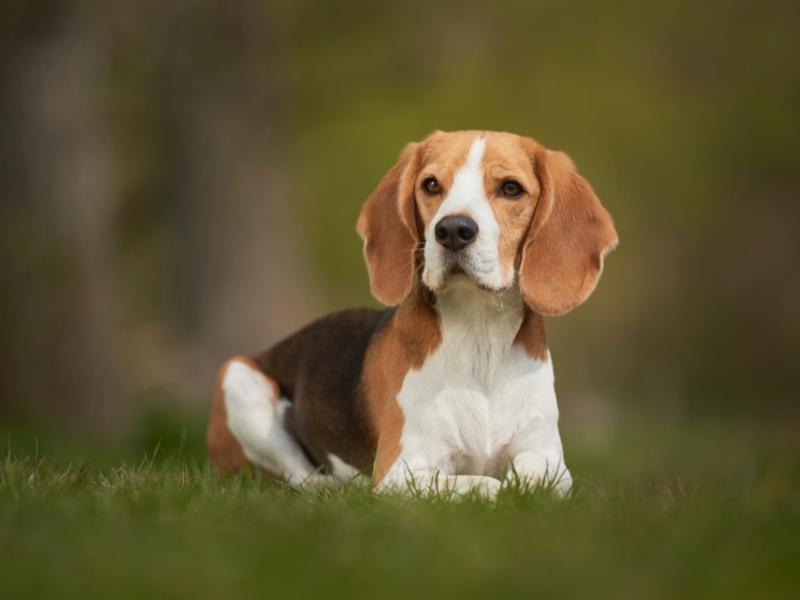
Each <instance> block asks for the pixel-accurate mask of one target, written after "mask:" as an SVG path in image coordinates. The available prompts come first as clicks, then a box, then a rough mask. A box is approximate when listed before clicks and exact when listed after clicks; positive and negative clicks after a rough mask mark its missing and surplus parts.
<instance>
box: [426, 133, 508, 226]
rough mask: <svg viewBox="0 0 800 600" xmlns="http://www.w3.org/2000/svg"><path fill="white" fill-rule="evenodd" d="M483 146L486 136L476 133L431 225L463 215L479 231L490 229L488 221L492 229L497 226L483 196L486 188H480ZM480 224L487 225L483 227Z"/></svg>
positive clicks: (484, 147) (484, 146)
mask: <svg viewBox="0 0 800 600" xmlns="http://www.w3.org/2000/svg"><path fill="white" fill-rule="evenodd" d="M485 149H486V140H485V139H484V138H482V137H479V138H477V139H476V140H475V141H474V142H472V146H470V148H469V154H468V155H467V160H466V162H465V163H464V166H463V167H461V168H460V169H459V170H458V171H456V175H455V177H454V178H453V186H452V187H451V188H450V191H449V192H448V193H447V197H446V198H445V199H444V202H442V205H441V206H440V207H439V211H438V212H437V213H436V216H435V217H434V219H433V220H432V222H431V226H432V227H435V225H436V223H438V222H439V220H440V219H443V218H444V217H447V216H450V215H464V216H466V217H471V218H472V219H474V220H475V222H476V223H478V228H479V230H480V232H484V231H485V232H486V233H487V234H488V233H490V230H491V226H492V224H494V228H495V229H496V228H497V223H496V222H495V219H494V213H492V208H491V206H489V202H488V201H487V200H486V192H485V191H484V189H483V151H484V150H485ZM484 227H488V228H489V229H486V230H484ZM479 235H480V233H479Z"/></svg>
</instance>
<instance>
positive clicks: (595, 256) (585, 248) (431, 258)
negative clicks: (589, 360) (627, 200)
mask: <svg viewBox="0 0 800 600" xmlns="http://www.w3.org/2000/svg"><path fill="white" fill-rule="evenodd" d="M358 231H359V233H360V234H361V236H362V237H363V238H364V242H365V246H364V252H365V256H366V259H367V266H368V268H369V273H370V282H371V286H372V290H373V293H374V294H375V296H376V297H377V298H378V299H379V300H381V301H383V302H385V303H386V304H398V303H400V302H401V301H402V300H403V298H405V296H407V295H408V293H409V292H410V290H411V289H412V287H413V284H414V279H415V273H416V272H417V270H418V269H419V268H420V267H421V278H422V282H423V283H424V284H425V285H426V286H427V287H429V288H430V289H431V290H432V291H434V292H439V291H442V290H444V289H445V288H447V287H448V286H449V285H453V284H455V283H456V282H459V283H463V282H464V281H465V280H466V281H469V282H471V284H473V285H476V286H478V287H480V288H483V289H486V290H491V291H497V292H501V291H503V290H506V289H508V288H510V287H512V286H514V285H517V284H518V285H519V286H520V289H521V291H522V294H523V297H524V299H525V301H526V303H527V304H528V305H529V306H530V307H531V308H533V309H534V310H536V311H538V312H541V313H543V314H561V313H564V312H566V311H568V310H570V309H571V308H573V307H575V306H577V305H578V304H580V303H581V302H583V301H584V300H585V299H586V298H587V297H588V296H589V294H590V293H591V292H592V290H593V289H594V286H595V285H596V283H597V280H598V278H599V276H600V272H601V270H602V265H603V257H604V256H605V254H606V253H607V252H608V251H609V250H610V249H612V248H613V247H614V246H615V245H616V243H617V235H616V232H615V230H614V226H613V223H612V221H611V218H610V216H609V215H608V213H607V212H606V211H605V209H604V208H603V207H602V206H601V205H600V202H599V201H598V199H597V197H596V196H595V195H594V193H593V192H592V189H591V187H590V186H589V184H588V183H587V182H586V181H585V180H584V179H583V178H582V177H580V176H579V175H578V174H577V172H576V171H575V169H574V167H573V165H572V162H571V161H570V160H569V158H568V157H567V156H566V155H564V154H562V153H558V152H551V151H549V150H546V149H545V148H543V147H542V146H540V145H538V144H537V143H536V142H534V141H533V140H531V139H529V138H523V137H520V136H516V135H513V134H509V133H496V132H477V131H463V132H454V133H445V132H436V133H434V134H432V135H430V136H429V137H428V138H426V139H425V140H423V141H422V142H419V143H415V144H409V145H408V146H407V147H406V149H405V150H404V151H403V153H402V155H401V157H400V161H399V162H398V163H397V164H396V165H395V166H394V167H393V168H392V169H391V170H390V171H389V172H388V173H387V174H386V176H385V177H384V178H383V180H382V181H381V183H380V184H379V185H378V188H377V189H376V190H375V192H373V194H372V195H371V196H370V197H369V198H368V199H367V201H366V203H365V205H364V208H363V209H362V211H361V215H360V217H359V222H358Z"/></svg>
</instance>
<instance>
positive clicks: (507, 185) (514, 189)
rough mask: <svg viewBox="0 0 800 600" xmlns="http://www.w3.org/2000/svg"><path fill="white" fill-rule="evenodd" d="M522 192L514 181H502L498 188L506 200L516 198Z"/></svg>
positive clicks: (520, 187)
mask: <svg viewBox="0 0 800 600" xmlns="http://www.w3.org/2000/svg"><path fill="white" fill-rule="evenodd" d="M523 191H525V190H523V189H522V186H521V185H520V184H519V183H517V182H516V181H504V182H503V185H501V186H500V193H501V194H503V196H506V197H507V198H516V197H517V196H519V195H520V194H521V193H522V192H523Z"/></svg>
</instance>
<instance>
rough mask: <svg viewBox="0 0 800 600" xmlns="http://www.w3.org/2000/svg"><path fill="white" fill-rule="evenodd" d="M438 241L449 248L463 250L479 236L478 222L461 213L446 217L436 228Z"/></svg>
mask: <svg viewBox="0 0 800 600" xmlns="http://www.w3.org/2000/svg"><path fill="white" fill-rule="evenodd" d="M434 233H435V234H436V241H437V242H439V243H440V244H441V245H442V246H444V247H445V248H447V249H448V250H453V251H457V250H461V249H462V248H465V247H467V246H469V245H470V244H471V243H472V242H474V241H475V238H476V237H478V224H477V223H476V222H475V221H473V220H472V219H470V218H469V217H464V216H461V215H453V216H450V217H445V218H444V219H442V220H441V221H439V222H438V223H437V224H436V227H435V228H434Z"/></svg>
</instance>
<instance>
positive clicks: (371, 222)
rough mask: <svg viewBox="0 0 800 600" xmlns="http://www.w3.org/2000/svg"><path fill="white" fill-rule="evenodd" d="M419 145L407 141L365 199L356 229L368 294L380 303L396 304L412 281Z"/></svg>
mask: <svg viewBox="0 0 800 600" xmlns="http://www.w3.org/2000/svg"><path fill="white" fill-rule="evenodd" d="M418 148H419V144H408V145H407V146H406V147H405V149H404V150H403V152H402V153H401V155H400V160H399V161H398V162H397V164H396V165H394V166H393V167H392V168H391V169H389V172H388V173H386V175H384V176H383V179H381V182H380V183H379V184H378V187H377V188H375V191H374V192H372V194H371V195H370V196H369V198H367V200H366V202H365V203H364V206H363V207H362V208H361V214H360V215H359V217H358V223H357V225H356V230H357V231H358V234H359V235H360V236H361V238H362V239H363V240H364V258H365V260H366V261H367V270H368V271H369V283H370V288H371V290H372V295H373V296H375V297H376V298H377V299H378V300H380V301H381V302H383V303H384V304H387V305H390V306H394V305H397V304H400V303H401V302H402V301H403V300H404V299H405V297H406V296H408V294H409V292H410V291H411V287H412V286H413V284H414V270H415V267H416V250H417V247H418V245H419V241H420V236H419V231H418V230H417V217H416V208H415V204H414V179H415V178H416V173H417V162H418V156H417V155H418Z"/></svg>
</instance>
